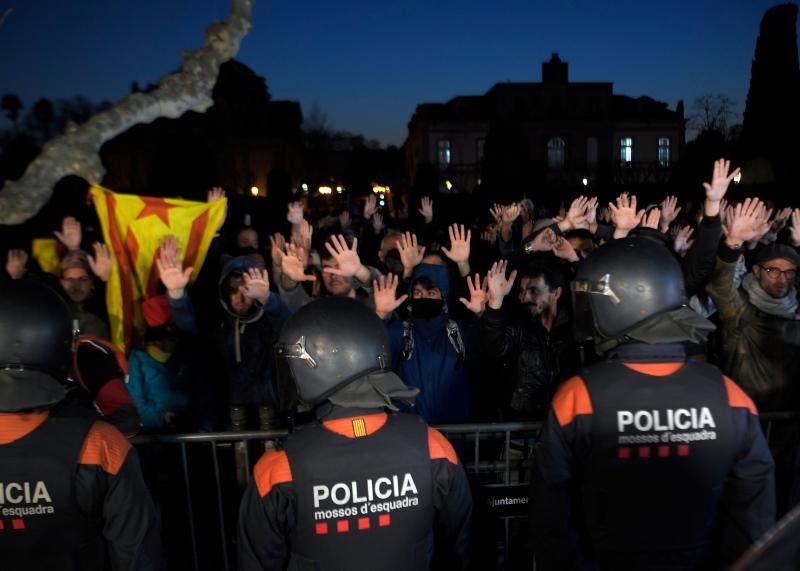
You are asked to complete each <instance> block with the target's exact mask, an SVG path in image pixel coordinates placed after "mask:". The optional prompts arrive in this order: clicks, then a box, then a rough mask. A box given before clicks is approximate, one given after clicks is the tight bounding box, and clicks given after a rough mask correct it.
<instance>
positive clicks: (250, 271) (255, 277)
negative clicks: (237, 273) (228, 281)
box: [239, 268, 269, 305]
mask: <svg viewBox="0 0 800 571" xmlns="http://www.w3.org/2000/svg"><path fill="white" fill-rule="evenodd" d="M242 279H243V280H244V285H240V286H239V291H240V292H242V293H243V294H244V295H245V296H246V297H249V298H250V299H254V300H256V301H258V302H259V303H261V304H262V305H264V304H265V303H267V299H268V298H269V274H268V273H267V270H259V269H258V268H247V271H246V272H245V273H243V274H242Z"/></svg>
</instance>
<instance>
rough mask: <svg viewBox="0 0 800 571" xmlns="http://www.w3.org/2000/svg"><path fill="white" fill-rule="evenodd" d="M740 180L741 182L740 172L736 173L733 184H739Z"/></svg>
mask: <svg viewBox="0 0 800 571" xmlns="http://www.w3.org/2000/svg"><path fill="white" fill-rule="evenodd" d="M741 180H742V171H739V172H737V173H736V176H735V177H733V182H735V183H736V184H739V182H740V181H741Z"/></svg>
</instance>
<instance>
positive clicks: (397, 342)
mask: <svg viewBox="0 0 800 571" xmlns="http://www.w3.org/2000/svg"><path fill="white" fill-rule="evenodd" d="M423 276H424V277H427V278H429V279H430V280H431V282H432V283H433V284H434V285H435V286H436V287H437V288H438V289H439V290H440V291H441V292H442V298H443V299H444V300H445V310H444V312H442V313H440V314H439V315H437V316H435V317H433V319H420V318H418V317H414V315H413V311H412V315H411V317H410V318H409V319H408V320H407V321H406V322H402V321H400V320H398V319H397V318H396V317H394V315H392V316H391V317H390V318H388V319H387V320H386V321H385V322H384V323H386V327H387V329H388V330H389V336H390V339H391V344H392V364H393V368H394V370H395V372H396V373H397V374H398V375H399V376H400V378H401V379H403V381H404V382H405V383H406V384H407V385H409V386H412V387H416V388H418V389H419V390H420V394H419V395H418V396H417V399H416V403H415V408H416V412H417V414H419V415H420V416H422V418H424V419H425V421H427V422H429V423H432V422H460V421H464V420H466V419H467V417H468V415H469V398H468V397H469V389H468V385H467V364H468V359H469V355H470V353H474V352H475V350H476V349H477V340H478V336H477V334H473V331H471V330H470V331H466V332H465V329H464V327H462V326H461V325H459V324H456V323H455V321H453V320H451V319H450V316H449V315H448V314H447V305H446V303H447V302H446V300H447V296H448V294H449V292H450V280H449V277H448V275H447V268H445V267H442V266H438V265H433V264H420V265H418V266H417V267H416V268H415V269H414V273H413V274H412V275H411V280H410V283H413V282H414V280H416V279H417V278H418V277H423ZM409 294H410V292H409ZM448 328H449V330H450V331H448ZM476 331H477V330H476ZM459 343H461V345H462V346H461V352H463V354H464V355H463V356H462V354H460V352H459V350H458V349H457V347H458V345H459Z"/></svg>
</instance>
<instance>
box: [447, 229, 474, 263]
mask: <svg viewBox="0 0 800 571" xmlns="http://www.w3.org/2000/svg"><path fill="white" fill-rule="evenodd" d="M447 233H448V234H449V235H450V248H449V249H448V248H442V252H443V253H444V255H445V256H447V257H448V258H450V259H451V260H453V261H454V262H455V263H456V264H462V263H465V262H468V261H469V244H470V241H471V240H472V230H467V231H466V233H465V232H464V225H463V224H462V225H461V226H459V225H458V224H451V225H450V227H449V228H448V229H447Z"/></svg>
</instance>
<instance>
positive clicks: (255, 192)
mask: <svg viewBox="0 0 800 571" xmlns="http://www.w3.org/2000/svg"><path fill="white" fill-rule="evenodd" d="M250 194H252V195H253V196H258V187H257V186H251V187H250Z"/></svg>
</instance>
